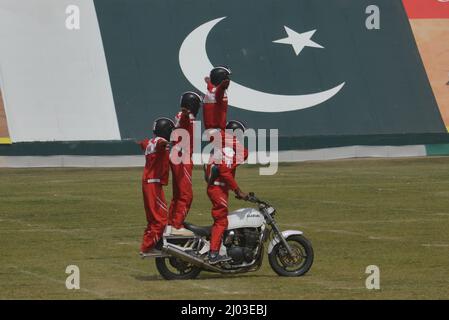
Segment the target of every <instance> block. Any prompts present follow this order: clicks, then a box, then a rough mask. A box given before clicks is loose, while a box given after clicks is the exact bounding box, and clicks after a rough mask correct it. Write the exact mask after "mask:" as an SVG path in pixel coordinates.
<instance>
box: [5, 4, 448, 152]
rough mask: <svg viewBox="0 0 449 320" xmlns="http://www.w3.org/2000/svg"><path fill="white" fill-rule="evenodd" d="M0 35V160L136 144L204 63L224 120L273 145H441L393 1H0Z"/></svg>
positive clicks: (414, 53) (438, 118)
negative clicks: (20, 146) (268, 135)
mask: <svg viewBox="0 0 449 320" xmlns="http://www.w3.org/2000/svg"><path fill="white" fill-rule="evenodd" d="M69 5H75V6H78V7H79V10H80V12H79V17H80V21H81V25H80V28H79V30H67V28H65V26H64V23H65V21H66V18H67V13H66V7H67V6H69ZM373 6H374V8H377V9H378V10H377V9H376V10H374V11H373V10H372V8H373ZM367 8H371V9H370V10H367ZM373 14H375V17H373ZM373 19H374V20H373ZM367 21H368V22H367ZM373 21H375V23H373ZM373 25H374V27H372V26H373ZM0 30H2V31H0V33H1V36H2V42H0V71H1V72H0V76H1V79H2V90H3V96H4V98H5V99H4V102H5V103H4V109H5V113H6V119H7V120H8V121H7V124H6V122H5V124H4V125H3V127H4V128H8V130H9V131H8V141H12V142H13V144H12V146H4V147H2V148H0V152H3V153H4V152H5V151H4V150H12V149H11V148H14V145H15V144H17V143H19V142H34V141H47V142H48V141H53V142H54V143H56V144H57V143H58V142H61V141H62V142H64V141H69V142H70V143H75V144H76V143H78V141H87V142H89V141H96V142H99V141H116V142H117V144H120V143H121V144H122V145H126V143H127V141H128V140H129V139H140V138H143V137H146V136H148V135H150V134H151V125H152V121H153V119H155V118H156V117H159V116H167V117H173V116H174V115H175V113H176V112H177V110H178V108H179V106H178V103H179V97H180V95H181V93H182V92H185V91H188V90H192V89H193V90H196V91H197V92H204V91H205V89H206V84H205V83H204V77H205V76H206V75H207V74H208V72H209V70H210V69H211V68H212V66H215V65H226V66H229V67H230V68H231V69H232V71H233V75H232V83H231V86H230V88H229V103H230V106H231V107H230V109H229V112H228V118H230V119H231V118H235V119H240V120H242V121H244V122H245V123H247V125H248V126H249V127H253V128H256V129H257V128H264V129H270V128H277V129H279V133H280V136H281V139H284V140H282V141H284V142H282V141H281V144H280V146H281V148H282V147H283V146H285V147H287V148H290V149H292V148H296V147H298V148H318V147H326V146H338V145H355V144H365V145H366V144H378V145H379V144H385V145H387V144H391V143H393V144H417V143H424V142H428V143H431V142H442V141H447V140H449V139H447V130H446V125H447V124H446V125H445V123H444V121H443V117H442V112H441V110H444V109H443V108H441V106H440V107H439V105H438V103H437V99H436V98H435V95H434V92H433V91H432V87H431V85H430V83H429V79H428V75H427V74H426V69H425V68H424V65H423V62H422V59H421V56H420V53H419V51H418V48H417V44H416V42H415V38H414V35H413V32H412V28H411V25H410V22H409V19H408V16H407V14H406V11H405V9H404V4H403V2H402V1H401V0H352V1H348V0H284V1H277V0H257V1H255V0H246V1H242V0H228V1H218V0H188V1H179V0H83V1H81V0H73V1H72V0H70V1H69V0H60V1H56V0H29V1H27V3H26V4H25V3H24V2H18V1H15V0H2V1H0ZM445 88H446V87H445ZM441 90H444V89H441ZM440 101H445V100H444V99H443V100H441V99H440ZM5 132H6V131H5ZM5 134H6V133H5ZM379 137H380V138H379ZM392 137H396V138H394V139H393V138H392ZM422 137H425V138H422ZM323 141H331V142H329V143H323ZM332 141H333V142H332ZM5 148H10V149H5ZM31 149H32V148H29V147H27V150H31ZM92 149H94V150H95V148H92ZM106 149H107V148H106ZM97 150H98V149H97ZM115 150H120V148H117V149H115ZM117 152H119V151H117Z"/></svg>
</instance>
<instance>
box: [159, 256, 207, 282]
mask: <svg viewBox="0 0 449 320" xmlns="http://www.w3.org/2000/svg"><path fill="white" fill-rule="evenodd" d="M156 268H157V270H158V271H159V273H160V274H161V276H162V277H163V278H164V279H165V280H189V279H195V278H196V277H198V275H199V274H200V272H201V269H200V268H198V267H195V266H193V265H191V264H189V263H186V262H184V261H182V260H180V259H178V258H174V257H170V258H156Z"/></svg>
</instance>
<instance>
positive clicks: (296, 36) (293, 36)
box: [273, 26, 324, 55]
mask: <svg viewBox="0 0 449 320" xmlns="http://www.w3.org/2000/svg"><path fill="white" fill-rule="evenodd" d="M284 28H285V31H286V32H287V35H288V37H287V38H283V39H279V40H275V41H273V42H274V43H282V44H291V45H292V46H293V49H294V50H295V53H296V55H299V54H300V53H301V51H302V49H304V47H312V48H321V49H323V48H324V47H323V46H321V45H319V44H318V43H316V42H315V41H313V40H312V39H311V38H312V36H313V34H314V33H315V32H316V30H312V31H307V32H303V33H298V32H296V31H293V30H292V29H290V28H289V27H287V26H284Z"/></svg>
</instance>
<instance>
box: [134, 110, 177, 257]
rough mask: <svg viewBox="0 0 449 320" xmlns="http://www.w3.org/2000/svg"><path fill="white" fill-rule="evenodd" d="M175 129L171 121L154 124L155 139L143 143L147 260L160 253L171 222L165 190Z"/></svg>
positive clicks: (165, 120) (164, 120)
mask: <svg viewBox="0 0 449 320" xmlns="http://www.w3.org/2000/svg"><path fill="white" fill-rule="evenodd" d="M174 127H175V124H174V123H173V121H172V120H170V119H168V118H159V119H156V120H155V121H154V124H153V133H154V137H153V138H152V139H145V140H143V141H141V142H139V144H140V146H141V148H142V150H144V152H145V168H144V171H143V176H142V192H143V203H144V207H145V213H146V218H147V222H148V225H147V228H146V229H145V232H144V235H143V240H142V245H141V247H140V250H141V252H140V255H141V256H142V257H143V258H144V257H147V256H151V255H153V254H158V253H160V252H159V250H156V249H155V246H156V244H157V243H158V241H159V239H160V238H161V237H162V234H163V233H164V229H165V226H166V225H167V222H168V221H167V220H168V219H167V216H168V215H167V213H168V210H167V203H166V201H165V196H164V190H163V188H162V187H163V186H165V185H167V183H168V172H169V152H170V151H169V149H170V135H171V133H172V131H173V129H174Z"/></svg>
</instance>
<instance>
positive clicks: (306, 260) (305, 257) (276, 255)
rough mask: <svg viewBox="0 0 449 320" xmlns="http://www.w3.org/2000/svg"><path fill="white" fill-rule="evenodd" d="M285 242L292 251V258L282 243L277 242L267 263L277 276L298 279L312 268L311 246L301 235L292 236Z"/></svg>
mask: <svg viewBox="0 0 449 320" xmlns="http://www.w3.org/2000/svg"><path fill="white" fill-rule="evenodd" d="M286 240H287V242H288V244H289V245H290V247H291V249H292V251H293V256H290V255H289V254H288V251H287V249H286V248H285V246H284V245H283V243H282V242H279V243H278V244H276V245H275V246H274V247H273V250H272V251H271V252H270V254H269V255H268V261H269V262H270V266H271V268H272V269H273V271H274V272H276V273H277V274H278V275H280V276H283V277H300V276H302V275H304V274H306V273H307V271H309V269H310V268H311V267H312V264H313V248H312V244H311V243H310V241H309V240H307V239H306V238H304V237H303V236H301V235H293V236H290V237H288V238H287V239H286Z"/></svg>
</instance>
